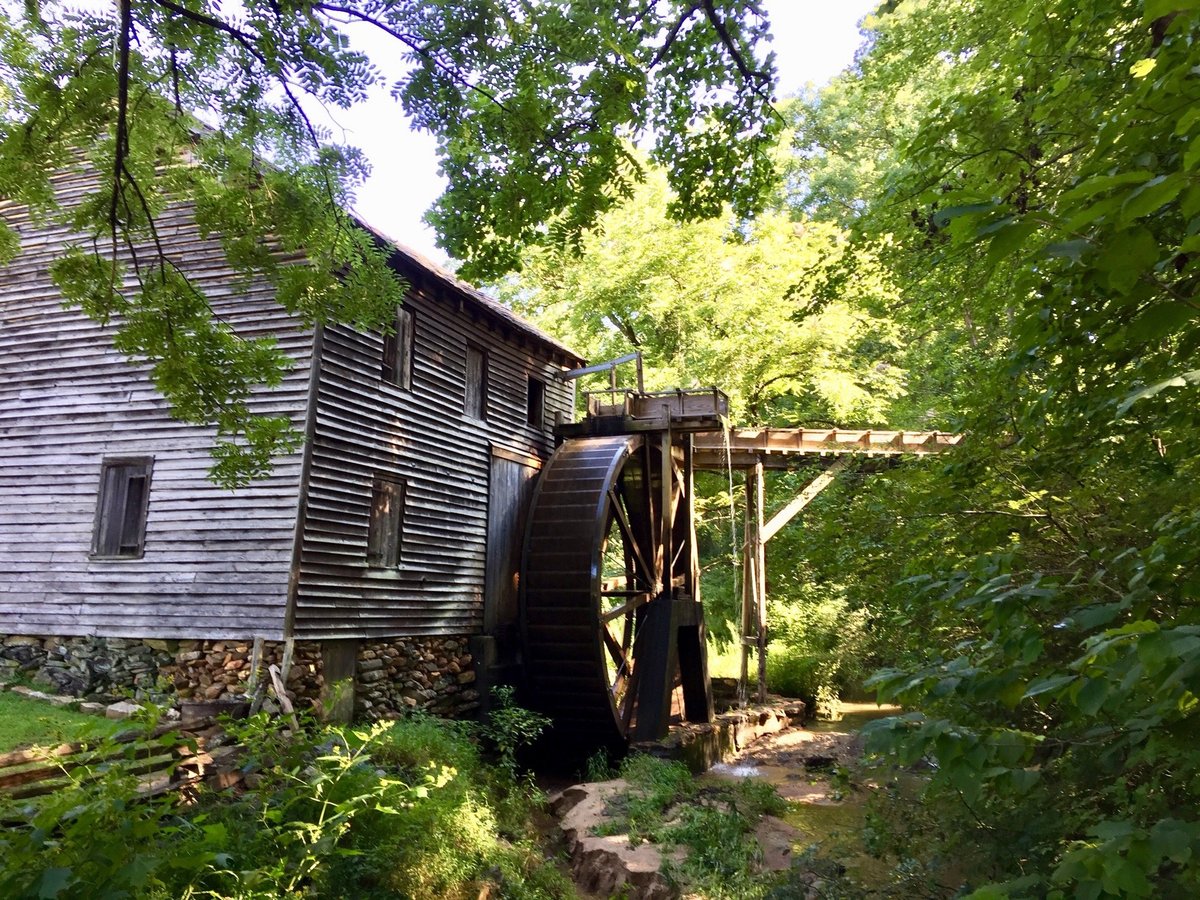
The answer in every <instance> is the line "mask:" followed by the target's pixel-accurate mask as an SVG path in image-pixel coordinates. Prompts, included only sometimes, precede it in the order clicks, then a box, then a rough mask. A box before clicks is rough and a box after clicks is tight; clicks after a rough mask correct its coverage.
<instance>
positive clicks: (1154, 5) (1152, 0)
mask: <svg viewBox="0 0 1200 900" xmlns="http://www.w3.org/2000/svg"><path fill="white" fill-rule="evenodd" d="M1197 8H1200V0H1146V7H1145V13H1144V15H1145V18H1146V21H1147V22H1153V21H1154V20H1155V19H1161V18H1162V17H1163V16H1169V15H1170V14H1171V13H1173V12H1186V11H1187V10H1189V9H1197Z"/></svg>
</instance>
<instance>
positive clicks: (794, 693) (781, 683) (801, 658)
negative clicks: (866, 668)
mask: <svg viewBox="0 0 1200 900" xmlns="http://www.w3.org/2000/svg"><path fill="white" fill-rule="evenodd" d="M770 613H771V621H770V634H771V637H772V638H773V640H772V641H771V643H770V645H769V647H768V652H767V683H768V685H769V687H770V689H771V690H772V691H774V692H776V693H779V694H783V695H785V696H788V697H799V698H801V699H802V700H804V701H805V702H806V703H807V704H808V705H809V709H814V710H816V711H817V712H818V715H821V714H822V710H831V708H836V704H837V701H838V698H839V697H840V696H842V695H843V694H844V693H847V692H857V690H858V689H859V687H860V684H861V681H862V678H863V671H862V666H863V660H864V657H865V655H866V645H867V628H866V625H867V617H866V612H865V611H864V610H861V609H851V608H850V606H849V604H848V603H847V602H846V600H845V599H843V598H841V597H839V596H834V597H833V598H829V599H822V600H816V601H808V600H801V601H793V602H792V603H789V604H779V603H777V604H774V605H773V606H772V607H771V609H770Z"/></svg>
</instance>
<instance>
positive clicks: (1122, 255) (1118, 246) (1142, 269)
mask: <svg viewBox="0 0 1200 900" xmlns="http://www.w3.org/2000/svg"><path fill="white" fill-rule="evenodd" d="M1158 255H1159V248H1158V241H1156V240H1155V239H1154V235H1153V234H1151V233H1150V231H1149V230H1148V229H1146V228H1141V227H1139V228H1132V229H1130V230H1128V231H1122V232H1119V233H1118V234H1116V235H1114V236H1113V237H1112V238H1111V239H1110V240H1109V241H1108V242H1107V243H1106V244H1105V245H1104V247H1103V252H1101V253H1098V254H1097V259H1096V269H1097V271H1099V272H1100V273H1102V274H1103V275H1104V276H1105V280H1106V281H1107V283H1108V285H1109V287H1111V288H1113V289H1114V290H1116V291H1119V292H1121V293H1129V291H1130V290H1131V289H1132V288H1133V286H1134V285H1135V284H1137V282H1138V280H1139V279H1141V277H1142V276H1143V275H1144V274H1145V273H1146V272H1148V271H1149V270H1150V269H1152V268H1153V267H1154V264H1155V263H1156V262H1158Z"/></svg>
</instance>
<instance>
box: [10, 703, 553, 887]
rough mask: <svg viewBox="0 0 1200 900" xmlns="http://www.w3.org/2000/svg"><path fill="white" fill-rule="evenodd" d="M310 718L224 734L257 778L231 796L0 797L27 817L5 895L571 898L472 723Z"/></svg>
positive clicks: (104, 777) (526, 799)
mask: <svg viewBox="0 0 1200 900" xmlns="http://www.w3.org/2000/svg"><path fill="white" fill-rule="evenodd" d="M308 725H309V730H308V731H307V732H306V733H304V734H301V735H300V736H298V737H295V738H287V739H284V738H282V737H281V736H280V735H279V734H278V733H277V732H276V731H274V726H273V724H272V723H270V722H269V721H268V720H267V719H266V718H265V717H260V718H258V719H255V720H252V721H250V722H248V723H239V724H238V725H236V726H231V727H232V728H233V729H234V730H235V732H236V734H237V737H238V738H239V739H240V741H241V742H242V743H243V744H244V745H245V746H246V747H247V748H249V749H250V751H251V753H252V757H251V758H250V760H249V762H250V763H251V766H252V768H253V769H255V770H256V771H255V780H254V781H253V782H252V783H251V784H250V786H248V788H247V790H246V792H245V793H244V794H243V795H241V796H236V797H235V796H232V795H230V794H228V793H220V794H217V793H204V792H202V793H201V794H200V796H199V798H198V799H197V800H196V802H194V803H193V804H191V805H190V806H187V807H180V806H179V804H178V802H177V799H176V798H175V797H173V796H170V795H166V796H163V797H159V798H155V799H146V798H142V797H139V796H138V793H137V788H138V786H137V781H136V779H135V778H133V777H132V776H129V775H126V774H124V771H125V770H124V768H123V767H122V766H121V765H114V766H111V767H110V768H109V770H107V771H104V772H97V773H96V774H98V775H99V776H100V777H99V778H98V779H97V780H94V781H83V780H82V779H80V780H77V781H75V782H74V783H72V784H71V785H69V786H68V787H66V788H64V789H63V790H61V791H59V792H56V793H55V794H54V795H51V796H50V797H47V798H44V799H43V800H42V801H41V802H39V803H38V804H36V805H31V804H29V803H28V802H26V803H19V802H15V801H7V802H3V801H0V820H3V821H5V822H11V823H22V824H18V825H14V826H13V827H10V828H8V829H6V830H5V831H4V832H3V833H2V835H0V896H3V897H5V898H6V900H7V898H13V900H20V898H39V900H41V898H53V897H68V896H84V895H87V894H88V893H89V892H90V891H91V890H92V888H94V887H96V886H100V885H103V886H104V887H105V889H106V890H107V891H108V893H107V894H106V896H122V897H130V898H167V897H170V898H184V897H200V896H203V897H210V898H246V900H249V898H263V900H266V898H277V897H299V896H304V897H313V898H341V897H345V898H349V897H355V898H372V897H376V898H383V897H388V898H396V897H414V898H415V897H420V898H426V897H428V898H438V897H457V896H462V895H465V894H471V895H477V894H479V893H480V890H481V888H482V887H484V886H485V885H489V884H490V885H491V887H489V888H487V890H489V891H490V892H491V893H492V894H493V895H494V896H498V897H514V898H530V900H543V898H546V900H548V898H554V897H564V896H572V895H573V891H572V889H571V886H570V883H569V882H568V881H567V880H566V878H565V877H564V876H563V875H562V874H560V873H559V872H558V871H557V870H556V869H554V867H553V866H551V865H548V864H547V863H546V860H545V857H544V855H543V854H542V853H541V851H540V848H539V847H538V846H537V843H536V840H535V838H536V834H535V832H534V831H533V829H532V828H531V827H530V826H529V825H528V821H529V818H530V816H531V814H532V811H533V807H534V803H535V800H536V797H535V795H534V794H533V793H532V792H531V791H529V790H528V788H527V786H526V785H525V783H524V782H523V781H520V780H519V779H515V778H513V777H512V776H511V773H510V772H509V770H507V769H495V768H492V767H490V766H488V765H486V764H485V763H484V762H483V760H482V757H481V756H480V752H479V749H478V747H477V746H476V744H475V735H474V733H473V729H472V728H471V726H467V725H464V724H461V723H449V722H441V721H437V720H433V719H430V718H426V717H414V718H412V719H408V720H405V721H401V722H397V723H394V724H389V725H384V724H381V725H377V726H373V727H371V728H366V729H335V728H322V727H318V726H316V725H315V724H314V723H311V722H310V723H308ZM161 740H162V741H163V747H164V749H169V748H172V747H174V746H177V745H178V743H179V739H178V737H174V738H172V737H170V736H168V737H167V738H163V739H161ZM100 750H101V751H102V752H101V754H100V755H101V756H103V755H106V754H118V753H119V752H120V750H119V748H117V747H116V745H112V744H105V745H102V746H101V747H100ZM500 810H503V811H504V815H503V816H502V815H501V814H500V812H498V811H500ZM501 818H507V819H508V822H507V830H502V829H501V827H500V825H499V822H500V820H501Z"/></svg>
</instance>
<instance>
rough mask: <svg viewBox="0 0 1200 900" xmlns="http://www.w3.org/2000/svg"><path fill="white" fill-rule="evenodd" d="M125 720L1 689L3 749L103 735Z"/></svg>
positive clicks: (1, 745)
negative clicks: (60, 705) (77, 710)
mask: <svg viewBox="0 0 1200 900" xmlns="http://www.w3.org/2000/svg"><path fill="white" fill-rule="evenodd" d="M122 724H123V723H120V722H113V721H111V720H108V719H102V718H100V717H99V716H89V715H86V714H85V713H80V712H75V711H74V710H70V709H62V708H60V707H57V706H51V705H50V704H49V703H47V702H45V701H44V700H33V699H30V698H29V697H22V696H21V695H20V694H11V693H8V692H7V691H6V692H3V693H0V753H7V752H8V751H9V750H18V749H21V748H23V747H32V746H47V747H49V746H56V745H58V744H61V743H63V742H64V741H82V740H86V739H88V738H95V737H100V736H102V735H106V734H112V733H113V732H115V731H117V730H118V729H120V728H121V726H122Z"/></svg>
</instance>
